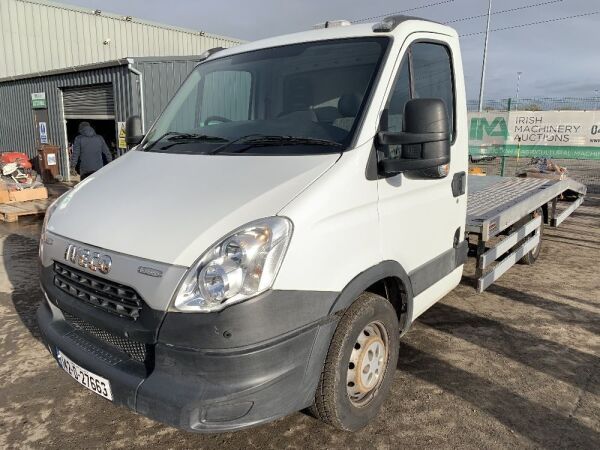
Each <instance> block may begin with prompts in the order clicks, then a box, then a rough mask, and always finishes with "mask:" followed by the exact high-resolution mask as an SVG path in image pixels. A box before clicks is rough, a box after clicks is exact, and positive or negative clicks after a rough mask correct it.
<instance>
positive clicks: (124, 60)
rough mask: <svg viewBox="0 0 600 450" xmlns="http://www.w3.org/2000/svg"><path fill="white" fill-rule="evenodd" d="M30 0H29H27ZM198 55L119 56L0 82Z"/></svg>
mask: <svg viewBox="0 0 600 450" xmlns="http://www.w3.org/2000/svg"><path fill="white" fill-rule="evenodd" d="M27 1H30V0H27ZM199 59H200V56H156V57H154V56H139V57H127V58H119V59H113V60H110V61H102V62H99V63H93V64H83V65H81V66H73V67H64V68H62V69H52V70H46V71H44V72H33V73H26V74H23V75H15V76H10V77H4V78H0V83H5V82H7V81H16V80H25V79H28V78H38V77H47V76H51V75H60V74H64V73H74V72H84V71H86V70H95V69H103V68H106V67H116V66H126V65H128V64H134V63H135V62H144V61H156V62H161V61H196V60H199Z"/></svg>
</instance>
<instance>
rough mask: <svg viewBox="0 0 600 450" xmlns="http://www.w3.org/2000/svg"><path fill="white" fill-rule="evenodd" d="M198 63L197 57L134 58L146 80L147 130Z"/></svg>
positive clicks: (135, 65) (135, 64) (145, 118)
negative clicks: (168, 58) (169, 58)
mask: <svg viewBox="0 0 600 450" xmlns="http://www.w3.org/2000/svg"><path fill="white" fill-rule="evenodd" d="M196 64H198V59H197V58H195V59H192V58H186V59H183V58H182V59H172V60H151V59H150V60H148V59H145V58H136V59H134V67H135V68H136V69H137V70H139V71H140V72H141V73H142V77H143V80H144V81H143V82H144V113H145V117H144V121H145V123H146V130H148V129H149V128H150V126H151V125H152V124H153V123H154V121H155V120H156V118H157V117H158V116H159V114H160V113H161V112H162V110H163V109H164V107H165V106H166V105H167V103H168V102H169V100H170V99H171V97H173V94H175V92H176V91H177V89H179V86H181V83H183V81H184V80H185V79H186V78H187V76H188V75H189V73H190V72H191V71H192V70H193V69H194V67H195V66H196Z"/></svg>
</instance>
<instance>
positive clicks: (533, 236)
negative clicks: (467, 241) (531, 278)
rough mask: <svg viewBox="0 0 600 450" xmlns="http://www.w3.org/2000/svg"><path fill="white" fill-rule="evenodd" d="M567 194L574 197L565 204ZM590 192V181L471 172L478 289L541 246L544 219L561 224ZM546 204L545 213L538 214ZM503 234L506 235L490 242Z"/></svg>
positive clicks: (470, 218)
mask: <svg viewBox="0 0 600 450" xmlns="http://www.w3.org/2000/svg"><path fill="white" fill-rule="evenodd" d="M565 193H569V194H570V196H569V197H570V198H572V200H571V201H570V202H569V203H567V206H566V207H565V208H560V209H559V208H558V207H557V204H558V201H559V200H560V199H561V198H563V197H564V194H565ZM585 194H586V186H585V185H583V184H581V183H579V182H577V181H575V180H572V179H571V178H564V179H562V180H550V179H544V178H527V177H524V178H517V177H498V176H483V177H482V176H473V175H471V176H469V180H468V200H467V221H466V231H467V233H468V234H469V235H470V236H471V237H472V238H473V239H474V240H475V242H476V256H477V274H476V277H477V290H478V291H479V292H481V291H483V290H484V289H486V288H487V287H488V286H489V285H490V284H492V283H493V282H494V281H495V280H497V279H498V278H499V277H500V276H501V275H502V274H503V273H505V272H506V271H507V270H508V269H509V268H510V267H512V266H513V265H514V264H515V263H516V262H517V261H519V260H520V259H521V258H522V257H523V256H525V255H526V254H527V253H528V252H529V251H531V250H532V249H533V248H535V247H536V246H537V245H539V243H540V239H541V234H540V228H541V226H542V221H544V222H546V223H547V224H548V225H550V226H553V227H557V226H559V225H560V224H561V223H562V222H563V221H564V220H565V219H566V218H567V217H568V216H569V215H570V214H572V213H573V211H575V209H577V208H578V207H579V205H581V203H582V202H583V198H584V196H585ZM540 208H541V209H542V210H543V211H544V217H538V218H535V217H534V213H535V212H536V211H538V210H539V209H540ZM527 218H531V220H529V221H527ZM515 224H518V225H517V226H515ZM500 235H502V236H503V239H502V240H499V242H496V243H494V245H489V242H490V240H492V239H494V238H495V237H497V236H500Z"/></svg>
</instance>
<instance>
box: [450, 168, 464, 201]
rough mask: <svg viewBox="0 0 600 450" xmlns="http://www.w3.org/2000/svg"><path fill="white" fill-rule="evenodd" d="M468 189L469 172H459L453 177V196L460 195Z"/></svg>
mask: <svg viewBox="0 0 600 450" xmlns="http://www.w3.org/2000/svg"><path fill="white" fill-rule="evenodd" d="M466 191H467V174H466V173H465V172H457V173H455V174H454V176H453V177H452V196H453V197H455V198H456V197H460V196H461V195H464V194H465V192H466Z"/></svg>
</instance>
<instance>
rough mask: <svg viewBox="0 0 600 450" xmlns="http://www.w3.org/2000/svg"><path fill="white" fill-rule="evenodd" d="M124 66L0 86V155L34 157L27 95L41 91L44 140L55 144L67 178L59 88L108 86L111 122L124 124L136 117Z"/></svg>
mask: <svg viewBox="0 0 600 450" xmlns="http://www.w3.org/2000/svg"><path fill="white" fill-rule="evenodd" d="M133 76H134V75H133V74H132V73H131V72H130V71H129V69H128V68H127V66H126V65H121V66H119V65H117V66H113V67H106V68H101V69H94V70H87V71H81V72H71V73H63V74H57V75H49V76H43V77H37V78H27V79H20V80H14V81H5V82H2V83H0V152H2V151H10V150H16V151H24V152H26V153H27V154H28V155H29V156H31V157H34V156H35V155H36V152H37V150H36V136H37V130H36V128H35V124H34V111H33V109H32V108H31V94H32V93H33V92H45V93H46V102H47V107H48V124H47V125H48V140H49V143H50V144H54V145H59V146H60V147H61V149H62V150H63V151H62V152H61V154H60V165H61V168H62V169H63V170H62V171H63V176H66V175H67V167H66V161H65V149H66V146H67V143H66V142H65V135H64V119H63V111H62V104H61V102H62V91H61V88H63V87H68V86H85V85H91V84H102V83H111V84H112V87H113V93H114V99H115V120H116V121H121V122H124V121H125V120H126V119H127V117H128V116H130V115H131V114H139V94H138V90H137V89H138V87H137V84H136V83H135V81H134V80H133Z"/></svg>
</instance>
